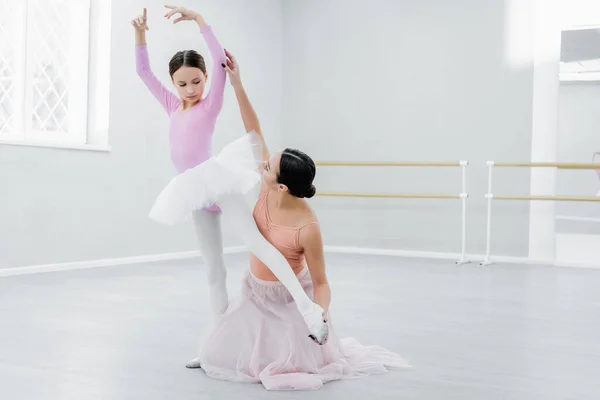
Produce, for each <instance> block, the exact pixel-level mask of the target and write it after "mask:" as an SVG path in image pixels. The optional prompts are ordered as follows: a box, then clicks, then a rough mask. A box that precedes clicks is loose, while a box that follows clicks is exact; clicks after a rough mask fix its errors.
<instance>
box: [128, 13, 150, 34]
mask: <svg viewBox="0 0 600 400" xmlns="http://www.w3.org/2000/svg"><path fill="white" fill-rule="evenodd" d="M131 25H133V27H134V28H135V31H136V33H143V32H146V31H147V30H149V29H150V27H148V13H147V12H146V9H145V8H144V11H143V13H142V15H138V16H137V18H134V19H133V20H131Z"/></svg>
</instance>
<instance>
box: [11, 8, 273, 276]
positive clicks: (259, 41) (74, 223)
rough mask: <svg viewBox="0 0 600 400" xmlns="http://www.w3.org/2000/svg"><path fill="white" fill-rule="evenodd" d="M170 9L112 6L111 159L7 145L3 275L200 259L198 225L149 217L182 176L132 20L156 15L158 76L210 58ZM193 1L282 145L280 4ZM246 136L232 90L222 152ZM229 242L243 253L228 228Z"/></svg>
mask: <svg viewBox="0 0 600 400" xmlns="http://www.w3.org/2000/svg"><path fill="white" fill-rule="evenodd" d="M163 3H164V2H161V1H157V0H146V1H141V0H135V1H134V0H130V1H127V2H122V1H116V0H115V1H113V5H112V32H110V34H111V35H112V41H111V45H112V54H111V79H110V90H111V94H110V121H109V131H110V132H109V143H108V144H109V145H110V147H111V148H112V151H111V152H110V153H91V152H85V151H72V150H58V149H48V148H32V147H13V146H5V145H1V144H0V188H1V195H0V268H7V267H18V266H27V265H38V264H48V263H61V262H70V261H83V260H96V259H104V258H116V257H128V256H138V255H147V254H157V253H169V252H179V251H189V250H196V242H195V237H194V233H193V229H192V227H191V226H190V225H184V226H179V227H174V228H170V227H165V226H162V225H158V224H156V223H153V222H152V221H150V220H149V219H148V218H147V214H148V211H149V209H150V207H151V205H152V202H153V200H154V198H155V197H156V196H157V195H158V193H159V192H160V190H161V189H162V187H163V186H164V185H165V184H166V183H167V182H168V180H169V179H170V178H171V177H172V176H173V174H174V169H173V167H172V166H171V161H170V159H169V150H168V131H167V129H168V120H167V116H166V115H165V114H164V112H163V111H162V109H161V108H160V106H159V105H158V104H157V103H156V102H155V101H154V99H153V98H152V97H151V96H150V95H149V93H148V92H147V91H146V89H145V87H144V86H143V85H142V83H141V82H140V80H139V78H138V77H137V75H136V74H135V60H134V41H133V40H134V35H133V29H132V27H131V25H130V24H129V21H130V20H131V19H132V18H133V17H135V16H136V15H137V14H138V13H139V12H141V9H142V7H144V6H145V7H147V8H148V12H149V18H150V20H149V24H150V27H151V30H150V31H149V33H148V42H149V51H150V59H151V62H152V66H153V69H154V71H155V73H156V74H157V75H158V76H159V77H161V78H162V79H163V81H164V82H165V83H167V84H169V82H168V69H167V64H168V61H169V59H170V57H171V56H172V54H173V53H175V52H176V51H177V50H180V49H186V48H195V49H198V50H200V51H201V52H202V53H203V54H207V53H208V52H207V49H206V46H205V44H204V42H203V40H202V37H201V35H200V33H199V32H198V29H197V27H196V26H194V25H193V24H192V23H188V24H180V25H177V26H175V27H173V26H172V25H171V23H170V22H168V21H166V20H164V19H163V18H162V15H163V14H164V11H163ZM183 4H184V5H188V6H192V7H197V6H202V9H201V10H199V11H202V12H203V13H204V14H205V17H206V19H207V21H209V23H210V24H211V25H213V28H214V30H215V32H216V34H217V35H218V38H219V40H220V41H221V42H222V44H223V46H224V47H226V48H227V49H229V50H231V51H232V52H234V53H235V54H236V55H237V56H238V58H239V60H240V62H241V64H242V65H241V66H242V73H243V74H244V75H245V76H246V80H245V81H246V84H247V86H248V90H249V91H250V93H251V96H252V99H253V101H254V103H255V105H256V108H257V110H258V112H259V113H260V115H261V119H262V123H263V125H264V127H265V132H266V135H267V137H268V139H270V140H271V143H274V145H278V137H277V135H278V133H279V132H280V128H281V107H282V106H281V97H282V94H281V90H282V65H281V57H282V56H281V51H282V40H281V37H282V21H281V3H280V1H278V0H260V1H253V2H252V3H250V2H247V1H243V0H230V1H228V2H219V1H216V0H213V1H203V2H201V4H199V3H198V2H192V1H187V2H184V3H183ZM106 34H109V32H106ZM92 95H93V94H92ZM242 133H243V127H242V124H241V120H240V117H239V112H238V109H237V105H236V102H235V99H234V97H233V92H232V90H231V88H230V87H229V86H227V88H226V101H225V107H224V110H223V113H222V115H221V117H220V119H219V123H218V128H217V133H216V137H215V140H214V148H215V151H218V150H219V149H220V148H221V147H222V146H223V145H224V144H226V143H227V142H229V141H231V140H232V139H234V138H235V137H237V136H238V135H240V134H242ZM225 243H226V245H237V244H240V242H239V240H238V239H237V237H236V236H235V235H234V234H232V233H231V232H228V231H226V233H225Z"/></svg>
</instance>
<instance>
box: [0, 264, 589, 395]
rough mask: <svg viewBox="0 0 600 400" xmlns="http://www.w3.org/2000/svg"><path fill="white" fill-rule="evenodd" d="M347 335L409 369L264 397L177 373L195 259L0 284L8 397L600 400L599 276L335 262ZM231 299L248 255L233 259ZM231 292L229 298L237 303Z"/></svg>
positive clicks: (197, 280) (194, 310) (199, 295)
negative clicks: (389, 352)
mask: <svg viewBox="0 0 600 400" xmlns="http://www.w3.org/2000/svg"><path fill="white" fill-rule="evenodd" d="M327 261H328V265H329V275H330V279H331V281H332V284H333V299H334V300H333V301H334V303H333V307H332V312H333V313H335V316H336V322H337V329H338V332H339V333H340V335H341V336H355V337H357V338H359V339H360V340H361V341H363V342H364V343H367V344H380V345H383V346H385V347H387V348H390V349H393V350H394V351H396V352H398V353H401V354H402V355H403V356H405V357H406V358H408V359H409V360H410V361H411V363H412V364H413V366H414V369H413V370H410V371H397V372H392V373H390V374H387V375H383V376H375V377H368V378H364V379H360V380H354V381H343V382H334V383H329V384H326V385H325V386H324V387H323V388H322V389H320V390H318V391H314V392H267V391H265V390H264V389H263V388H262V386H260V385H248V384H233V383H228V382H222V381H217V380H213V379H210V378H207V377H206V376H205V375H204V374H203V373H202V372H201V371H200V370H187V369H185V368H184V367H183V364H184V363H185V362H186V361H187V360H188V359H189V358H190V357H192V356H193V355H194V351H195V347H196V344H197V340H198V334H199V333H200V332H201V330H202V326H203V324H204V322H205V320H206V317H207V310H206V305H205V297H206V296H205V285H204V283H203V274H204V271H203V268H202V266H201V265H199V261H193V260H190V261H185V262H170V263H162V264H160V263H158V264H147V265H136V266H119V267H111V268H101V269H93V270H80V271H69V272H57V273H47V274H38V275H23V276H15V277H9V278H2V279H0V321H2V325H1V329H0V398H1V399H3V400H17V399H19V400H20V399H26V400H30V399H46V400H54V399H60V400H65V399H77V400H82V399H85V400H92V399H109V400H121V399H127V400H133V399H144V400H154V399H178V400H187V399H222V400H227V399H333V398H339V399H350V400H351V399H361V400H362V399H368V400H375V399H427V400H432V399H444V400H446V399H460V400H469V399H485V400H488V399H524V400H525V399H526V400H533V399H544V400H549V399H577V400H582V399H600V290H599V289H600V271H599V270H584V269H569V268H550V267H532V266H502V265H495V266H491V267H487V268H480V267H477V266H476V265H467V266H462V267H456V266H454V265H452V264H451V263H448V262H444V261H431V260H407V259H401V258H391V257H390V258H387V257H366V256H350V255H328V256H327ZM228 262H229V265H230V271H231V272H230V274H229V283H230V287H232V292H233V293H236V292H237V289H238V282H239V280H240V279H241V274H242V269H243V268H245V267H246V265H247V255H233V256H228ZM233 293H232V294H233Z"/></svg>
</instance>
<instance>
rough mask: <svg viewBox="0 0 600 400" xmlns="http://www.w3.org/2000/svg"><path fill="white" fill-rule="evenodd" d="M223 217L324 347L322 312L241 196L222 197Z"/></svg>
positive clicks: (324, 331)
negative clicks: (260, 262) (279, 285)
mask: <svg viewBox="0 0 600 400" xmlns="http://www.w3.org/2000/svg"><path fill="white" fill-rule="evenodd" d="M219 207H220V208H221V210H223V216H224V218H225V219H226V220H227V222H228V224H230V225H231V226H232V227H234V228H235V229H236V230H237V232H238V234H240V236H241V237H242V240H243V241H244V244H245V245H246V246H247V247H248V249H249V250H250V251H251V252H252V254H254V255H255V256H256V257H258V259H260V260H261V261H262V262H263V263H265V265H266V266H267V267H269V269H270V270H271V271H272V272H273V274H274V275H275V276H276V277H277V279H279V281H280V282H281V283H282V284H283V285H284V286H285V287H286V288H287V290H288V291H289V292H290V294H291V295H292V298H293V299H294V301H295V302H296V305H297V306H298V309H299V310H300V313H301V314H302V316H303V318H304V321H305V322H306V324H307V326H308V329H309V331H310V333H311V334H312V335H313V336H315V338H316V340H317V341H318V342H319V343H323V342H324V341H325V339H326V338H327V335H328V333H329V330H328V327H327V323H326V322H325V321H324V319H323V308H321V306H319V305H318V304H315V303H314V302H313V301H312V300H311V299H310V298H309V297H308V295H307V294H306V293H305V292H304V289H303V288H302V286H301V285H300V282H299V281H298V278H297V277H296V275H295V274H294V271H292V269H291V268H290V265H289V263H288V262H287V260H286V259H285V257H284V256H283V255H282V254H281V253H280V252H279V250H277V249H276V248H275V247H274V246H273V245H272V244H271V243H269V242H268V241H267V239H265V238H264V236H263V235H262V234H261V233H260V231H259V230H258V227H257V226H256V222H255V221H254V218H253V217H252V211H251V209H250V207H249V206H248V204H247V203H246V201H245V199H244V196H243V195H242V194H231V195H228V196H225V197H224V198H223V199H221V201H220V202H219Z"/></svg>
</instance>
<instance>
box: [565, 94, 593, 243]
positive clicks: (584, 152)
mask: <svg viewBox="0 0 600 400" xmlns="http://www.w3.org/2000/svg"><path fill="white" fill-rule="evenodd" d="M559 106H560V107H559V139H558V157H559V160H560V161H561V162H583V163H588V162H592V157H593V155H594V153H595V152H600V83H599V82H580V83H562V84H561V87H560V98H559ZM596 162H600V158H597V159H596ZM557 193H558V194H565V195H572V196H595V195H596V194H597V193H600V177H599V176H598V175H597V174H596V172H595V171H588V170H573V171H571V170H561V171H559V173H558V177H557ZM556 215H557V218H558V220H557V225H556V230H557V232H560V233H591V234H592V233H593V234H600V203H570V202H559V203H558V204H557V206H556ZM573 217H574V218H573ZM581 217H583V218H594V219H597V220H598V221H597V222H595V221H578V220H576V219H577V218H581Z"/></svg>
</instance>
